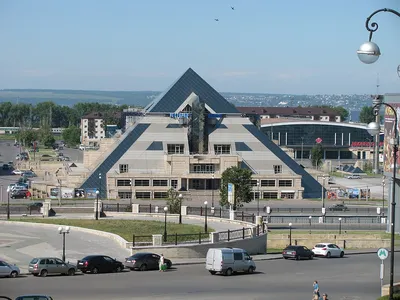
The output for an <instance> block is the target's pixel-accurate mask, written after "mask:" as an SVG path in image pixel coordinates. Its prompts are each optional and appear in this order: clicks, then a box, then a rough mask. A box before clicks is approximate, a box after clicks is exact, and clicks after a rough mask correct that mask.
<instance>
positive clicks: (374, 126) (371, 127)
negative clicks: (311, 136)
mask: <svg viewBox="0 0 400 300" xmlns="http://www.w3.org/2000/svg"><path fill="white" fill-rule="evenodd" d="M399 16H400V15H399ZM377 100H379V103H376V104H375V105H374V107H373V112H374V115H375V116H376V115H378V114H379V109H380V107H381V106H382V105H384V106H386V107H388V108H390V109H391V110H392V113H393V116H394V137H386V138H388V139H389V144H390V145H392V146H393V152H392V155H393V175H392V177H393V181H392V195H391V198H392V199H391V207H390V214H391V216H390V282H389V300H393V283H394V241H395V231H394V230H395V217H396V213H395V208H396V172H397V171H396V167H397V151H398V143H399V142H398V137H399V133H398V129H397V126H398V119H397V111H396V110H395V109H394V108H393V106H391V105H390V104H387V103H385V102H383V99H382V98H381V97H378V99H377ZM367 130H368V131H369V132H370V134H378V133H379V131H380V125H379V124H378V123H376V122H371V123H369V124H368V126H367Z"/></svg>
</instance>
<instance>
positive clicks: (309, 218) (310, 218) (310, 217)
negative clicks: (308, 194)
mask: <svg viewBox="0 0 400 300" xmlns="http://www.w3.org/2000/svg"><path fill="white" fill-rule="evenodd" d="M308 220H309V221H310V234H311V220H312V216H309V217H308Z"/></svg>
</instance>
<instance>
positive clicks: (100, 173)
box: [98, 173, 101, 191]
mask: <svg viewBox="0 0 400 300" xmlns="http://www.w3.org/2000/svg"><path fill="white" fill-rule="evenodd" d="M98 190H99V191H101V173H99V188H98Z"/></svg>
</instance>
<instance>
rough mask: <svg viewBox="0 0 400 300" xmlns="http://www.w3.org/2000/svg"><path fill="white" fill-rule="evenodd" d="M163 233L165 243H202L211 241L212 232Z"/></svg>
mask: <svg viewBox="0 0 400 300" xmlns="http://www.w3.org/2000/svg"><path fill="white" fill-rule="evenodd" d="M166 237H167V238H166V241H165V236H164V235H163V245H182V244H202V243H209V242H211V239H210V233H207V232H199V233H189V234H178V233H175V234H167V236H166Z"/></svg>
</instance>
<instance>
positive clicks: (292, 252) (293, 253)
mask: <svg viewBox="0 0 400 300" xmlns="http://www.w3.org/2000/svg"><path fill="white" fill-rule="evenodd" d="M282 256H283V258H284V259H288V258H294V259H296V260H300V259H302V258H308V259H313V258H314V253H313V252H312V251H311V250H310V249H308V248H307V247H306V246H293V245H290V246H287V247H286V248H285V249H283V251H282Z"/></svg>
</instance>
